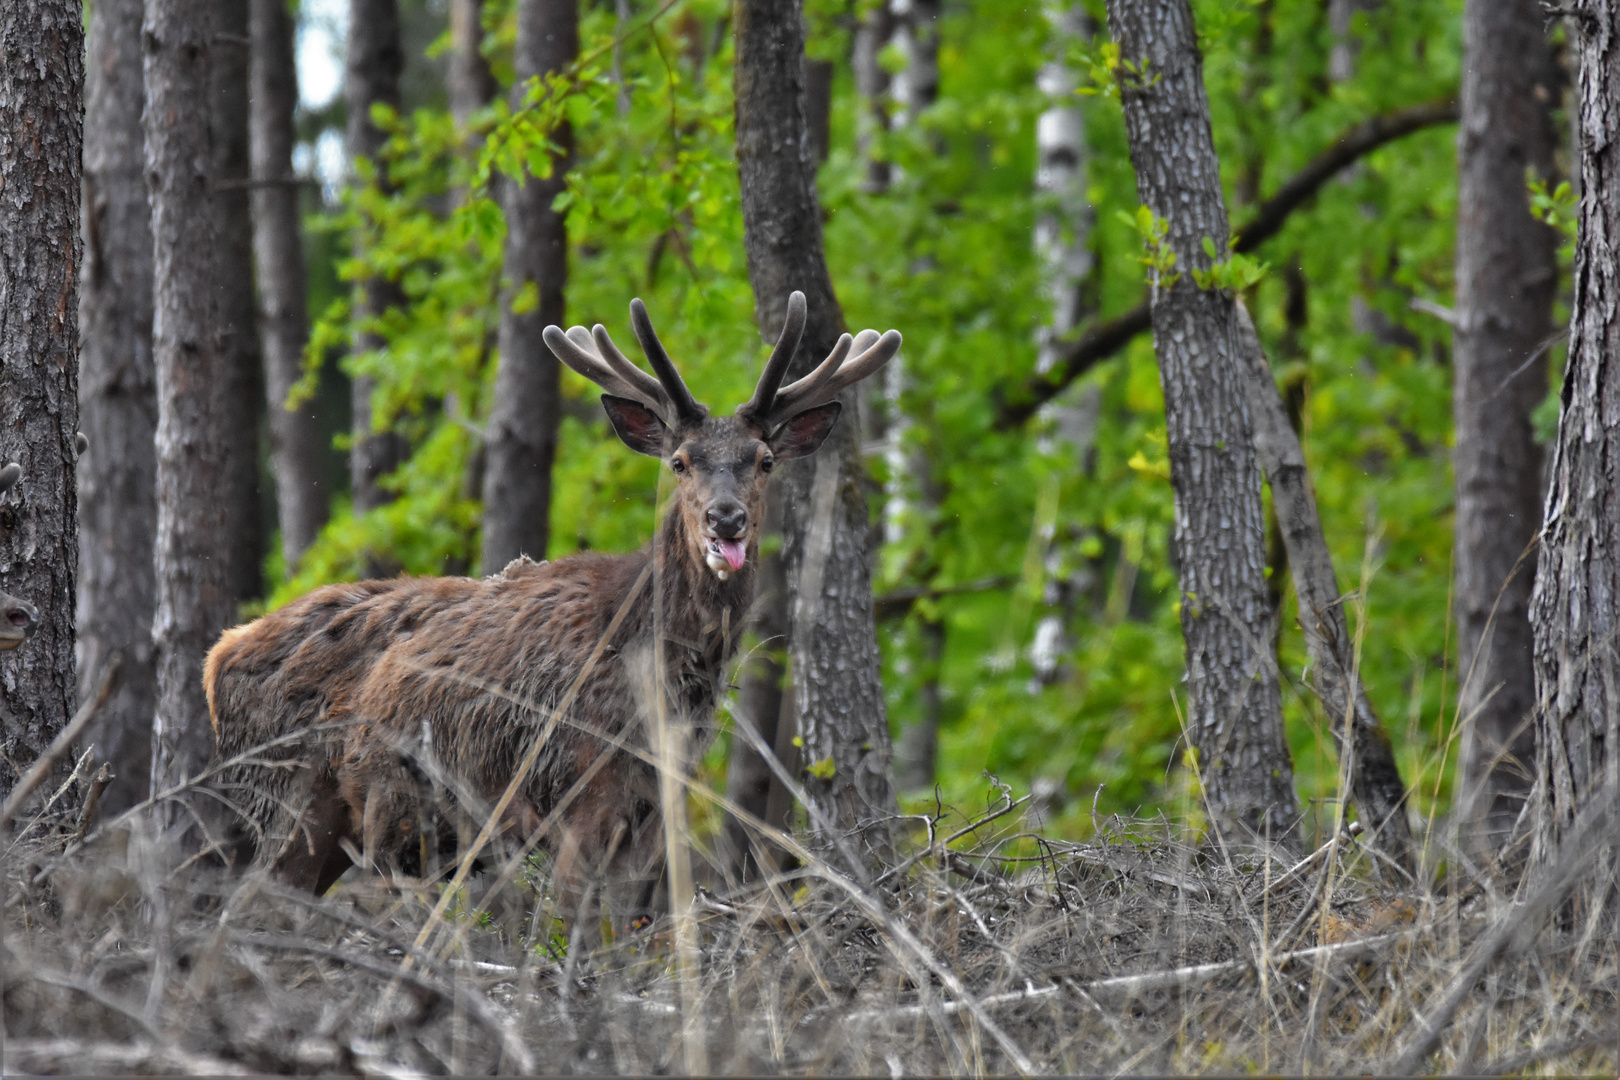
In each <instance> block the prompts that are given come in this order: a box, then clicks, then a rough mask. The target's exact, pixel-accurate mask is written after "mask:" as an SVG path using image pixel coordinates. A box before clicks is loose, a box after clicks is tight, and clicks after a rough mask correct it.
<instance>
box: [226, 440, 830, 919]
mask: <svg viewBox="0 0 1620 1080" xmlns="http://www.w3.org/2000/svg"><path fill="white" fill-rule="evenodd" d="M829 426H830V425H829ZM823 434H824V432H823ZM819 442H820V439H819V438H817V439H815V443H816V445H819ZM810 449H811V450H813V449H814V447H813V446H812V447H811V448H810ZM662 456H663V457H664V458H665V460H666V461H671V462H673V461H675V460H676V459H679V461H680V463H681V466H682V468H683V469H684V470H685V471H684V473H683V475H682V479H681V481H680V485H679V488H678V491H677V494H676V497H675V499H674V501H673V505H672V506H671V508H670V511H669V513H668V514H667V515H666V516H665V518H664V522H663V525H662V526H661V528H660V531H659V534H658V536H657V538H656V540H655V542H654V543H653V544H652V545H649V547H647V548H643V549H642V550H641V551H638V552H635V553H633V554H628V555H601V554H594V553H584V554H578V555H573V556H570V557H568V558H565V559H560V560H558V561H556V562H551V563H534V562H530V561H529V560H527V559H519V560H517V561H515V562H514V563H512V564H511V565H509V566H508V567H507V568H506V569H505V570H504V571H503V572H502V573H499V574H496V575H494V576H492V577H488V578H484V579H482V580H475V579H469V578H420V579H409V578H400V579H397V580H392V581H365V582H360V583H358V584H345V585H330V586H327V587H325V588H321V589H317V590H316V591H315V592H312V593H310V594H309V595H308V596H305V597H303V598H302V599H300V600H297V601H295V602H293V603H292V604H289V605H287V606H286V607H284V608H282V609H281V610H279V611H276V612H274V613H272V614H270V615H266V616H265V617H264V618H262V619H259V620H257V621H255V622H252V623H249V624H247V625H245V626H239V627H237V628H235V629H233V630H230V631H228V632H226V633H225V635H224V636H223V637H222V638H221V639H220V641H219V643H218V644H217V645H216V646H215V647H214V649H213V650H212V652H210V654H209V656H208V660H207V666H206V669H205V675H204V678H205V681H206V686H207V693H208V704H209V710H210V714H211V717H212V720H213V723H214V728H215V731H216V733H217V736H218V743H217V749H216V760H217V761H225V760H228V759H230V758H232V757H234V756H237V755H241V754H244V753H247V752H248V751H252V750H254V748H256V747H260V746H263V745H264V744H266V743H270V742H271V741H272V740H276V739H278V738H282V737H286V736H292V739H291V740H290V741H288V742H285V743H283V744H281V745H277V746H271V747H269V748H267V749H264V750H261V751H258V752H257V753H254V754H252V755H251V756H250V757H249V758H248V759H247V760H246V761H244V762H243V763H240V764H238V765H235V766H232V767H230V768H228V769H226V770H224V772H223V774H222V778H221V780H220V781H219V782H218V783H217V784H216V794H217V795H218V797H219V798H220V800H221V801H222V802H226V803H227V804H229V805H234V806H235V807H236V808H237V810H238V818H239V819H240V820H239V822H238V824H237V828H236V830H235V836H234V842H233V850H232V857H233V858H234V859H235V860H236V861H238V862H245V861H248V860H250V859H254V858H257V859H258V860H259V861H260V862H262V863H263V864H265V865H267V866H269V867H271V868H273V869H274V871H275V872H276V873H277V874H278V875H279V876H280V877H282V878H283V879H284V880H286V881H288V882H289V883H293V884H296V885H299V886H301V887H304V888H309V889H314V890H316V891H324V890H325V889H326V888H327V887H328V886H330V885H331V883H332V882H333V881H335V880H336V878H337V877H338V875H339V874H341V873H342V872H343V871H344V870H345V869H346V868H347V867H348V866H349V865H350V861H351V860H350V858H349V855H348V854H347V853H346V850H345V849H346V848H347V849H349V850H355V851H359V852H361V853H363V857H364V859H365V860H366V861H367V862H368V863H371V864H372V865H374V866H377V867H393V868H400V867H409V868H412V869H417V868H420V870H423V871H425V870H426V867H421V866H420V860H423V859H426V858H429V857H431V853H432V852H436V851H437V850H438V849H439V847H440V845H441V844H453V842H454V834H455V833H457V832H459V833H460V834H461V835H465V834H466V830H467V829H468V828H472V827H476V825H477V824H478V822H479V821H480V820H481V817H482V812H483V811H484V809H485V808H487V807H488V806H490V805H492V804H493V803H494V802H495V801H496V800H497V799H498V798H499V797H500V795H501V793H502V792H503V791H504V790H505V788H506V786H507V784H508V782H509V781H510V780H511V779H512V777H513V775H514V773H515V772H516V770H517V767H518V764H519V763H520V761H521V760H522V758H523V756H524V754H525V752H526V751H527V749H528V747H529V746H530V743H531V740H532V739H533V738H535V737H536V735H537V734H538V732H539V731H540V728H541V727H542V726H543V724H544V722H545V721H546V719H547V717H548V716H549V715H550V710H552V709H553V708H554V707H555V706H557V705H558V703H559V701H560V699H561V698H562V697H563V696H564V694H566V692H567V690H568V688H569V686H570V685H571V684H572V683H573V682H574V681H575V679H576V678H577V676H578V675H579V673H580V671H581V670H582V669H583V667H584V665H585V663H586V661H587V658H588V657H589V656H590V655H591V653H592V651H593V650H594V649H595V648H596V646H597V644H598V642H599V641H600V640H602V639H603V637H604V635H605V634H606V633H607V631H608V629H609V624H610V623H611V622H612V620H613V618H614V616H615V614H616V613H617V612H618V611H619V610H620V608H621V606H624V607H626V614H625V617H624V619H623V621H622V623H621V625H620V627H619V629H618V631H617V633H616V634H614V636H613V638H612V640H611V641H609V642H608V646H607V648H606V650H605V651H604V653H603V655H602V657H601V659H600V660H599V661H598V663H597V666H596V667H595V669H594V670H593V671H592V672H591V673H590V675H589V676H588V677H587V678H586V679H585V681H584V683H583V685H582V686H581V689H580V692H579V694H578V696H577V697H576V699H575V700H574V702H573V704H572V706H571V708H570V709H569V710H568V713H567V715H566V716H565V717H564V718H563V720H562V723H561V724H560V725H559V726H558V727H557V728H556V730H555V732H554V733H553V734H552V735H551V736H550V738H549V740H548V742H547V743H546V745H545V747H544V749H543V751H542V753H541V755H540V758H539V761H538V763H537V765H536V767H535V768H534V770H533V772H532V773H531V774H530V775H529V776H528V777H527V778H526V780H525V781H524V783H523V784H522V785H521V788H520V791H519V797H518V799H517V800H516V801H515V802H514V803H513V805H512V807H511V808H509V810H508V811H507V814H506V819H505V822H504V824H505V825H506V827H507V828H508V829H509V830H511V831H513V832H520V833H523V834H524V835H527V834H529V833H531V832H532V831H533V830H534V828H535V827H536V826H537V825H538V824H539V823H540V822H541V821H542V819H544V818H545V817H546V816H547V815H549V814H551V813H552V812H553V811H554V810H556V809H557V808H558V807H559V806H562V807H563V809H562V810H561V811H560V813H559V814H558V821H557V823H556V826H555V827H554V828H551V829H549V830H548V834H547V835H545V836H544V837H542V838H541V842H542V843H543V844H544V846H545V847H547V848H548V849H549V850H550V851H552V852H553V854H554V855H555V857H556V859H557V867H556V870H557V877H558V882H559V896H560V898H561V899H562V906H563V909H564V913H565V914H566V915H568V916H570V917H572V916H573V915H574V914H576V909H577V908H578V906H579V905H580V904H581V903H582V902H583V900H584V897H585V895H586V893H587V885H588V884H589V883H591V882H592V881H593V880H599V881H600V883H601V885H602V887H603V890H604V892H605V893H606V895H605V896H604V900H605V901H607V902H609V903H610V905H611V906H612V907H614V908H616V909H617V910H615V911H614V912H613V918H614V919H615V920H616V921H617V920H620V919H624V918H635V917H636V916H637V915H638V914H640V913H641V912H642V911H643V910H645V908H646V906H647V905H648V904H649V903H650V902H651V900H652V893H653V890H654V887H655V886H656V885H657V883H658V881H659V879H660V876H661V874H662V856H663V849H662V834H661V828H662V826H661V819H660V815H659V812H658V794H657V792H658V787H657V778H656V774H655V772H654V770H653V768H652V767H651V766H650V765H648V764H646V763H645V762H643V761H641V760H638V759H637V758H636V757H635V756H633V755H631V754H628V753H625V752H623V751H614V750H612V748H611V745H610V742H609V740H614V739H623V740H624V741H625V742H626V743H628V744H629V745H631V746H635V747H645V746H647V745H648V741H647V735H646V733H645V732H644V731H643V727H644V722H645V721H646V720H647V719H648V718H649V717H650V716H651V715H652V709H653V707H654V703H653V701H652V700H651V699H652V690H651V687H652V679H651V670H652V664H651V656H652V653H651V649H652V643H653V636H654V621H655V608H656V609H659V616H660V617H661V619H662V622H663V637H664V648H665V657H664V660H665V671H666V673H667V682H668V684H669V691H670V692H669V700H670V702H671V715H672V716H675V717H676V718H677V719H684V721H685V722H686V723H687V724H688V725H689V730H690V731H691V732H692V736H691V741H692V743H693V745H692V746H691V748H690V749H691V752H694V753H696V752H701V745H703V744H704V743H705V742H706V741H707V738H708V737H709V734H710V729H711V727H712V723H711V721H712V714H713V710H714V701H715V696H716V693H717V690H718V688H719V687H720V679H721V678H722V677H723V675H724V670H725V666H726V663H727V661H729V660H730V659H731V657H732V655H733V654H734V652H735V650H736V645H737V637H738V634H739V632H740V630H741V628H742V626H743V624H744V622H745V620H746V618H747V614H748V607H749V604H750V603H751V601H752V598H753V593H754V568H755V565H756V563H757V558H758V523H759V522H760V521H761V519H762V518H763V511H764V492H765V480H766V468H767V467H766V461H767V459H768V458H769V456H770V455H769V448H768V447H767V445H766V444H765V442H764V441H762V439H761V437H760V433H759V432H758V431H756V430H754V429H752V428H750V427H749V426H748V425H746V424H743V423H740V422H738V421H736V420H735V419H730V418H726V419H713V418H705V419H703V420H702V421H701V423H700V424H698V425H696V427H695V428H694V429H693V430H690V431H686V432H681V433H676V434H671V435H670V436H669V437H668V438H667V439H666V440H665V446H664V448H663V454H662ZM728 497H729V498H731V499H735V500H737V501H739V502H740V503H741V504H742V505H743V506H744V507H746V509H747V511H748V527H747V532H746V534H745V536H744V537H743V538H742V539H744V541H745V543H746V550H747V562H746V563H745V564H744V566H743V567H742V568H741V569H740V570H737V571H735V572H732V573H731V574H730V575H729V577H728V579H727V580H724V581H722V580H720V579H719V578H718V577H717V575H716V574H715V573H714V572H713V571H712V570H710V569H709V567H708V566H707V565H705V562H704V555H705V550H706V545H707V543H708V539H707V536H706V535H705V532H704V529H703V521H704V513H705V510H706V509H707V508H708V507H709V506H711V505H714V500H715V499H716V498H728ZM654 558H657V559H658V560H659V562H660V564H661V565H660V566H659V568H658V571H659V572H658V573H657V574H654V575H653V577H652V581H654V582H656V583H657V587H656V588H657V596H658V603H657V604H655V603H653V595H654V586H653V584H651V583H649V584H646V585H644V586H642V587H641V588H640V589H639V590H637V592H638V595H634V596H632V595H631V593H632V589H633V588H634V586H635V585H636V583H637V580H638V578H639V577H640V575H641V573H642V571H643V570H644V569H646V568H647V566H648V564H649V561H650V560H652V559H654ZM604 752H609V753H612V754H613V757H612V758H611V760H610V761H609V762H608V763H607V764H606V765H605V766H604V767H603V768H601V769H600V770H599V772H598V773H597V775H596V777H595V778H594V779H593V780H592V781H591V782H590V783H589V784H588V785H586V786H584V787H583V788H582V790H581V791H580V792H579V793H576V794H575V795H574V796H573V797H572V798H571V799H569V800H567V801H566V805H564V803H565V796H567V795H568V793H569V792H570V789H571V788H572V787H573V786H574V785H575V783H576V781H578V780H579V779H580V777H581V775H582V774H583V773H584V772H585V771H586V770H587V769H588V768H590V767H591V766H592V764H593V763H594V762H595V761H596V759H597V758H598V757H599V756H600V755H601V754H602V753H604ZM688 760H690V757H689V758H688ZM435 777H438V778H440V779H442V780H443V781H444V783H445V784H446V785H447V786H448V787H449V788H451V789H452V790H451V792H450V795H451V796H453V797H451V798H448V799H446V798H442V797H440V798H437V799H436V798H435V795H434V790H435V783H434V778H435ZM443 794H444V793H443V790H442V788H441V789H440V795H441V796H442V795H443ZM436 808H438V810H437V811H436ZM436 812H444V813H445V814H446V815H447V817H448V818H451V819H454V820H453V821H452V820H442V821H439V822H438V823H437V824H434V823H433V822H432V820H431V819H433V818H434V817H435V814H436ZM441 834H442V835H441Z"/></svg>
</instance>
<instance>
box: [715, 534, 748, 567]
mask: <svg viewBox="0 0 1620 1080" xmlns="http://www.w3.org/2000/svg"><path fill="white" fill-rule="evenodd" d="M714 543H715V546H716V547H718V548H719V549H720V554H721V556H723V557H724V558H725V560H726V565H727V566H729V567H731V568H732V569H733V570H741V569H742V564H743V563H745V562H747V561H748V551H747V549H746V548H744V547H743V543H742V541H741V540H729V539H727V538H726V537H723V536H717V537H715V540H714Z"/></svg>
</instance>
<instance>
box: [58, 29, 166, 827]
mask: <svg viewBox="0 0 1620 1080" xmlns="http://www.w3.org/2000/svg"><path fill="white" fill-rule="evenodd" d="M87 36H88V41H87V43H86V52H87V53H88V55H89V63H88V64H87V66H86V70H85V102H86V107H85V116H84V222H83V225H84V229H83V232H84V267H83V270H82V272H81V274H80V278H79V343H80V353H79V425H80V430H81V431H83V432H84V434H85V437H86V438H87V439H88V440H89V443H90V449H89V450H88V451H87V452H86V453H85V455H84V456H83V457H81V458H80V459H79V594H78V626H79V672H80V676H81V683H82V685H81V686H80V687H79V690H80V696H81V697H82V696H83V695H85V694H88V693H89V692H90V691H91V689H92V687H93V686H94V683H95V680H96V679H98V678H99V677H100V672H101V671H102V670H103V669H104V667H105V665H106V664H108V663H110V662H111V660H112V658H113V657H114V656H116V657H118V658H119V665H118V677H117V681H116V682H115V683H114V684H113V689H112V693H111V695H110V696H109V697H108V698H107V704H106V705H104V706H103V707H102V710H101V713H100V714H99V715H98V716H97V717H96V720H95V721H94V723H93V724H92V725H91V728H90V730H89V731H88V732H87V733H86V735H85V743H86V745H90V744H94V745H95V748H96V757H97V758H98V759H100V760H101V761H104V762H106V763H108V764H109V765H110V766H111V771H112V774H113V775H112V780H111V781H110V782H109V783H108V785H107V788H106V790H105V791H104V792H103V793H102V796H101V808H102V813H103V814H107V815H112V814H118V813H121V812H122V811H124V810H127V809H129V807H131V806H133V805H134V804H135V803H137V802H139V801H140V800H142V799H144V798H146V795H147V793H148V791H149V790H150V788H151V784H152V717H153V715H154V713H155V710H156V707H157V688H156V678H157V675H156V670H155V668H154V666H153V653H152V614H153V610H154V608H155V606H156V603H157V600H156V595H157V583H156V581H155V579H154V577H153V567H152V542H153V536H154V533H155V531H156V528H157V494H156V489H155V487H154V485H155V482H156V473H157V456H156V454H157V451H156V448H155V447H154V446H153V443H152V439H153V435H154V433H155V431H156V428H157V386H156V378H157V376H156V374H155V372H154V370H153V367H152V208H151V204H150V203H148V201H147V195H146V143H145V135H144V133H143V132H142V130H141V102H142V98H143V94H144V91H143V89H142V76H141V66H142V64H141V0H98V2H97V3H96V4H95V5H94V6H93V7H92V8H91V9H90V26H89V31H88V35H87Z"/></svg>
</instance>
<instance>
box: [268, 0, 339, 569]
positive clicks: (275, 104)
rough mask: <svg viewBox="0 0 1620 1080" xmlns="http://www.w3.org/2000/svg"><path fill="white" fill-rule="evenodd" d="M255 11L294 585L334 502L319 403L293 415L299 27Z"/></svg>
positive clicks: (279, 438)
mask: <svg viewBox="0 0 1620 1080" xmlns="http://www.w3.org/2000/svg"><path fill="white" fill-rule="evenodd" d="M251 2H252V16H251V18H252V28H251V34H250V36H251V37H252V40H253V46H252V88H253V107H252V150H253V175H254V177H255V178H256V181H257V182H256V184H255V186H254V188H253V246H254V256H255V263H256V265H257V268H258V280H259V304H260V320H261V321H260V326H261V328H262V331H263V343H264V384H265V406H266V411H267V413H268V414H269V426H270V461H271V471H272V472H273V473H274V474H275V480H276V516H277V518H278V520H279V522H280V525H281V556H282V561H283V563H284V564H285V566H286V572H287V574H288V575H289V576H291V575H292V574H293V573H294V572H295V571H296V570H297V568H298V561H299V560H300V559H302V558H303V556H304V552H305V551H306V550H307V549H308V548H309V545H310V544H312V543H314V542H315V537H316V536H317V535H318V534H319V533H320V531H321V526H322V525H325V524H326V517H327V512H328V503H329V498H330V496H329V493H328V492H327V490H326V479H325V476H324V474H323V473H322V469H321V450H322V438H321V428H320V421H319V418H318V416H317V414H316V411H315V405H314V402H306V403H304V404H302V405H300V406H298V407H297V408H296V409H289V408H287V395H288V394H289V393H290V392H291V391H292V388H293V385H294V384H295V383H296V382H297V381H298V380H299V378H300V377H301V376H302V374H303V363H304V345H305V344H306V343H307V342H308V341H309V307H308V304H309V300H308V285H307V279H306V276H305V275H306V271H305V267H304V225H303V214H302V211H301V209H300V203H301V200H300V198H299V188H298V184H297V182H296V180H295V178H294V175H293V161H292V154H293V147H294V145H296V141H297V139H296V132H295V130H294V127H293V116H294V113H295V111H296V110H297V108H298V68H297V65H296V64H295V63H294V60H293V36H294V26H293V20H292V16H291V14H290V13H289V12H288V10H287V0H251Z"/></svg>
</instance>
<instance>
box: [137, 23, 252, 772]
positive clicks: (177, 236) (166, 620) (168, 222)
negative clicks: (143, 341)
mask: <svg viewBox="0 0 1620 1080" xmlns="http://www.w3.org/2000/svg"><path fill="white" fill-rule="evenodd" d="M214 8H215V2H214V0H147V4H146V21H145V24H144V26H143V28H142V37H143V39H144V40H145V50H146V56H145V79H146V112H145V116H144V124H145V130H146V174H147V182H148V185H149V191H150V195H151V200H152V251H153V276H152V303H153V310H154V314H155V317H154V320H153V333H152V339H153V340H152V346H153V355H154V357H155V360H156V368H157V398H158V419H157V436H156V445H157V507H158V511H157V539H156V544H155V548H156V556H155V558H156V565H157V613H156V616H155V618H154V620H153V638H154V640H155V643H156V646H157V687H158V703H157V722H156V725H155V727H154V731H153V762H152V774H153V783H154V785H155V786H156V787H158V788H162V787H166V786H168V785H170V784H173V783H176V782H178V781H180V780H181V779H183V778H185V777H187V776H190V775H193V774H195V773H196V772H197V771H198V769H199V768H200V766H201V765H202V764H203V762H205V761H206V760H207V758H208V755H209V752H210V751H211V749H212V743H213V739H212V735H211V733H210V729H209V724H208V707H207V703H206V702H205V701H204V700H203V690H202V662H203V657H204V655H205V654H206V653H207V651H208V649H209V648H210V647H211V646H212V645H213V644H214V641H215V640H216V639H217V638H218V637H219V633H220V631H221V630H223V629H224V628H225V627H226V626H228V625H229V624H230V622H231V621H232V619H233V616H234V614H235V606H234V604H233V597H232V595H231V580H230V566H231V550H230V542H231V538H232V533H231V528H230V523H229V521H228V520H227V519H228V517H229V513H230V508H229V506H228V505H227V504H226V502H225V500H224V499H222V498H221V497H220V492H222V491H226V490H228V487H227V485H228V483H229V471H228V470H229V449H228V448H229V445H230V444H229V439H228V436H227V432H226V427H227V426H228V425H229V423H230V417H231V414H230V412H229V411H228V410H227V401H226V394H227V393H228V387H229V385H230V384H229V379H230V372H229V371H228V370H227V368H226V366H225V360H224V350H223V348H222V344H221V341H220V336H219V332H218V327H219V321H218V320H219V317H218V313H217V311H216V310H215V303H216V297H217V293H216V290H215V284H216V282H217V281H218V271H217V265H216V262H215V252H216V250H217V243H216V238H215V235H214V233H215V229H214V224H215V221H216V220H217V218H216V216H215V214H214V208H213V203H212V201H211V196H212V194H213V191H214V178H213V176H212V175H210V174H211V170H212V167H213V164H214V160H215V159H214V156H213V153H212V148H211V146H210V139H209V134H210V132H209V113H208V110H207V109H202V108H198V103H199V102H204V101H207V100H209V93H210V88H211V81H210V63H211V58H212V55H213V49H214V40H213V38H214ZM227 47H228V46H227Z"/></svg>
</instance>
